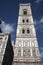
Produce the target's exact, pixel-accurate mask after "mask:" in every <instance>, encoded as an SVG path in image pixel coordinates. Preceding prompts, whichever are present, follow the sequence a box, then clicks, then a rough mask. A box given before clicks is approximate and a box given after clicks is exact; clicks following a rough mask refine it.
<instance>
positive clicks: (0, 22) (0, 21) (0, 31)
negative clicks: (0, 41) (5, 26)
mask: <svg viewBox="0 0 43 65" xmlns="http://www.w3.org/2000/svg"><path fill="white" fill-rule="evenodd" d="M1 24H2V20H1V19H0V33H2V30H1Z"/></svg>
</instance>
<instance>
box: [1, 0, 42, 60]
mask: <svg viewBox="0 0 43 65" xmlns="http://www.w3.org/2000/svg"><path fill="white" fill-rule="evenodd" d="M20 3H31V9H32V15H33V20H34V23H35V29H36V34H37V39H38V45H39V49H40V53H41V57H42V59H43V0H0V19H2V20H3V23H2V30H3V32H10V33H11V39H12V40H14V41H15V37H16V28H17V22H18V14H19V13H18V12H19V4H20Z"/></svg>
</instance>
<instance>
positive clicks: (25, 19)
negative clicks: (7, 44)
mask: <svg viewBox="0 0 43 65" xmlns="http://www.w3.org/2000/svg"><path fill="white" fill-rule="evenodd" d="M13 62H14V63H13V64H14V65H41V61H40V53H39V47H38V42H37V38H36V32H35V27H34V22H33V17H32V12H31V5H30V3H27V4H20V8H19V16H18V25H17V33H16V41H15V47H14V60H13Z"/></svg>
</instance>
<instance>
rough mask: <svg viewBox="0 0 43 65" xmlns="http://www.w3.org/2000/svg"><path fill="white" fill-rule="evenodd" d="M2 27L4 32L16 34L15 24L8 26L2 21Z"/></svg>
mask: <svg viewBox="0 0 43 65" xmlns="http://www.w3.org/2000/svg"><path fill="white" fill-rule="evenodd" d="M1 27H2V31H3V32H10V33H12V32H14V28H13V24H12V25H11V24H6V23H5V22H4V21H2V25H1Z"/></svg>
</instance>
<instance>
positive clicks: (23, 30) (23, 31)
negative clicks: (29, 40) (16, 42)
mask: <svg viewBox="0 0 43 65" xmlns="http://www.w3.org/2000/svg"><path fill="white" fill-rule="evenodd" d="M22 33H23V34H24V33H25V29H24V28H23V29H22ZM27 33H28V34H29V33H30V31H29V28H27Z"/></svg>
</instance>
